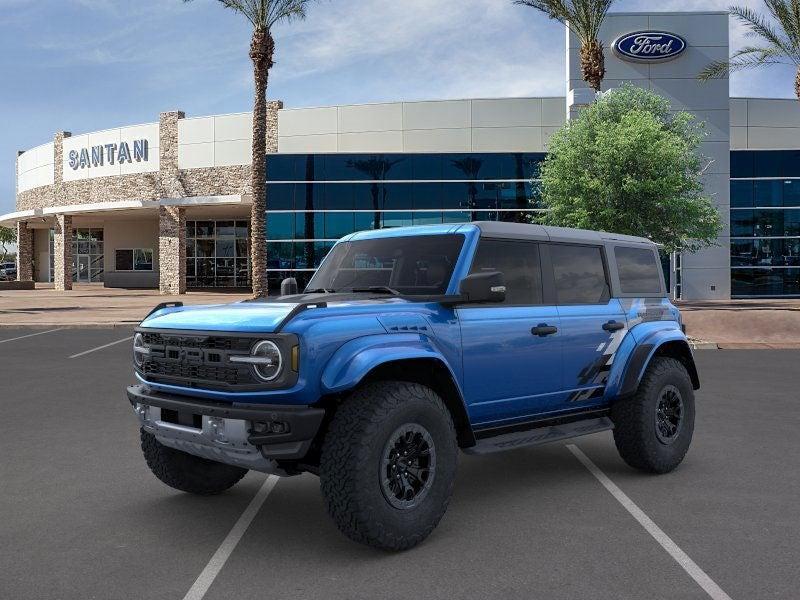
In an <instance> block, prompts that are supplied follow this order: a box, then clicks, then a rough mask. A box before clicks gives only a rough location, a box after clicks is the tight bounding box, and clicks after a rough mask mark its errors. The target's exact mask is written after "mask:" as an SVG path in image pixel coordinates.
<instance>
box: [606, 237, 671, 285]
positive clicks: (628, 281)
mask: <svg viewBox="0 0 800 600" xmlns="http://www.w3.org/2000/svg"><path fill="white" fill-rule="evenodd" d="M614 258H615V259H616V261H617V271H618V272H619V285H620V290H621V291H622V293H623V294H639V295H642V296H660V295H661V293H662V291H661V274H660V273H659V270H658V263H657V261H656V253H655V252H653V251H652V250H651V249H649V248H626V247H624V246H617V247H616V248H614Z"/></svg>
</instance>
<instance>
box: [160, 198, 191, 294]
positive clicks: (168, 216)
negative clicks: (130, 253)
mask: <svg viewBox="0 0 800 600" xmlns="http://www.w3.org/2000/svg"><path fill="white" fill-rule="evenodd" d="M158 271H159V277H158V289H159V290H160V291H161V293H162V294H184V293H186V210H185V209H183V208H180V207H178V206H159V207H158Z"/></svg>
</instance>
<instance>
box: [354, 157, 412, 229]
mask: <svg viewBox="0 0 800 600" xmlns="http://www.w3.org/2000/svg"><path fill="white" fill-rule="evenodd" d="M403 160H404V159H402V158H398V159H397V160H389V159H388V158H386V157H384V156H372V157H370V158H368V159H363V160H348V161H347V166H348V167H350V168H351V169H355V170H356V171H360V172H362V173H364V174H365V175H366V176H367V177H369V178H370V179H371V180H372V185H371V186H370V191H371V193H372V208H373V210H374V211H375V212H374V217H373V224H372V228H373V229H380V228H381V213H380V211H381V209H382V208H384V207H385V206H386V195H387V192H386V188H383V204H381V201H380V197H381V193H380V188H381V187H382V185H383V184H379V183H378V182H379V181H383V180H384V179H387V177H386V175H387V174H388V173H389V171H391V170H392V167H394V166H395V165H396V164H397V163H400V162H403Z"/></svg>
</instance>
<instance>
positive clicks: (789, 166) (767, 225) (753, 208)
mask: <svg viewBox="0 0 800 600" xmlns="http://www.w3.org/2000/svg"><path fill="white" fill-rule="evenodd" d="M731 295H732V296H733V297H734V298H736V297H740V298H741V297H748V296H797V295H800V150H769V151H733V152H731Z"/></svg>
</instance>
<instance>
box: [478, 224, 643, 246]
mask: <svg viewBox="0 0 800 600" xmlns="http://www.w3.org/2000/svg"><path fill="white" fill-rule="evenodd" d="M471 224H472V225H475V226H476V227H478V229H480V231H481V235H483V236H487V237H504V238H515V239H525V240H546V241H551V242H571V243H575V244H602V243H604V242H609V241H612V242H625V243H633V244H647V245H649V246H654V245H655V244H654V243H653V242H652V241H651V240H648V239H647V238H643V237H636V236H632V235H623V234H621V233H607V232H605V231H590V230H588V229H569V228H567V227H549V226H544V225H533V224H526V223H503V222H499V221H475V222H473V223H471Z"/></svg>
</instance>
